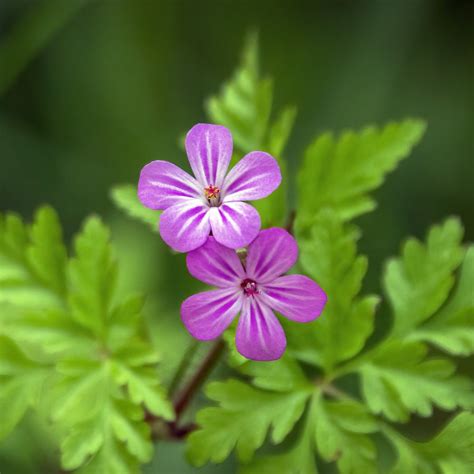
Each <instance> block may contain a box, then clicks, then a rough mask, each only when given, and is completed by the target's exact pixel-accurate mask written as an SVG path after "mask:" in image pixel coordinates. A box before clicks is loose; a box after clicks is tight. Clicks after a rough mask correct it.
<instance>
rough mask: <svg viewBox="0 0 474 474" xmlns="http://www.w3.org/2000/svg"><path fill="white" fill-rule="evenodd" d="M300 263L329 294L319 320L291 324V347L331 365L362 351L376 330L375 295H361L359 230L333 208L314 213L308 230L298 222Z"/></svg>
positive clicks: (363, 269)
mask: <svg viewBox="0 0 474 474" xmlns="http://www.w3.org/2000/svg"><path fill="white" fill-rule="evenodd" d="M296 233H297V236H298V243H299V247H300V264H301V266H302V267H303V270H304V271H305V272H306V273H307V274H308V275H309V276H310V277H311V278H313V279H314V280H315V281H316V282H317V283H318V284H319V285H320V286H321V287H322V288H323V289H324V291H325V292H326V294H327V295H328V302H327V304H326V307H325V309H324V311H323V313H322V315H321V317H320V318H319V319H317V320H316V321H314V322H313V323H310V324H308V325H305V328H304V330H302V329H301V328H299V327H295V325H287V331H288V337H289V341H290V347H289V350H290V351H291V352H292V353H293V354H294V355H295V356H296V357H298V358H299V359H301V360H304V361H306V362H309V363H312V364H316V365H319V366H323V367H325V368H326V369H327V370H330V368H331V367H333V366H334V365H335V364H336V363H337V362H340V361H343V360H346V359H348V358H350V357H352V356H354V355H355V354H357V353H358V352H359V351H360V350H361V349H362V347H363V346H364V343H365V341H366V340H367V338H368V337H369V335H370V334H371V333H372V330H373V317H374V312H375V307H376V305H377V302H378V298H377V297H376V296H365V297H357V296H356V295H357V294H358V293H359V291H360V288H361V284H362V278H363V276H364V274H365V272H366V269H367V259H366V258H365V257H363V256H357V247H356V239H357V237H358V232H357V230H356V229H355V228H353V227H344V226H343V224H342V223H341V222H340V220H339V218H338V217H337V215H336V214H335V213H334V212H332V211H329V210H325V211H322V212H320V213H319V214H318V216H316V217H315V218H314V224H313V227H312V228H311V232H310V234H309V235H308V234H307V233H304V232H303V231H302V230H301V228H300V227H299V223H298V222H297V223H296Z"/></svg>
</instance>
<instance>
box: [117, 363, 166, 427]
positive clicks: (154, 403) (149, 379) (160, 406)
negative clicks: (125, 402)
mask: <svg viewBox="0 0 474 474" xmlns="http://www.w3.org/2000/svg"><path fill="white" fill-rule="evenodd" d="M112 370H113V376H114V379H115V381H116V382H117V383H118V384H119V385H126V386H127V388H128V393H129V395H130V399H131V400H132V402H133V403H135V404H136V405H140V404H142V403H143V405H145V406H146V407H147V409H148V410H149V411H150V412H151V413H153V414H154V415H156V416H160V417H162V418H163V419H165V420H172V419H173V418H174V411H173V407H172V404H171V403H170V401H169V400H168V399H167V397H166V392H165V390H164V389H163V387H161V385H160V384H159V379H158V374H157V372H156V370H153V369H151V368H145V367H140V368H134V369H133V370H132V369H130V368H129V367H127V366H126V365H124V364H123V363H120V360H119V361H114V364H113V369H112Z"/></svg>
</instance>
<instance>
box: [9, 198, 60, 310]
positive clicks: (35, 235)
mask: <svg viewBox="0 0 474 474" xmlns="http://www.w3.org/2000/svg"><path fill="white" fill-rule="evenodd" d="M60 235H61V229H60V227H59V224H58V223H57V222H56V219H55V215H54V211H52V210H51V209H50V208H48V207H44V208H41V209H40V210H39V211H38V212H37V214H36V216H35V223H34V225H33V227H32V231H31V233H30V231H29V229H28V227H27V226H26V225H25V224H23V222H22V221H21V219H20V218H19V217H18V216H16V215H15V214H7V215H6V216H2V215H1V214H0V303H2V302H3V303H5V302H8V303H12V304H15V305H17V306H22V307H33V308H38V307H46V308H48V307H58V306H61V302H60V299H59V298H58V296H60V293H61V292H62V288H61V286H60V283H59V275H60V274H61V272H64V260H63V258H64V254H63V252H64V249H63V248H61V245H60V243H59V242H58V236H60ZM49 245H51V248H48V246H49ZM58 292H59V295H58ZM2 316H3V318H6V317H7V315H5V314H3V315H2ZM2 316H0V317H2Z"/></svg>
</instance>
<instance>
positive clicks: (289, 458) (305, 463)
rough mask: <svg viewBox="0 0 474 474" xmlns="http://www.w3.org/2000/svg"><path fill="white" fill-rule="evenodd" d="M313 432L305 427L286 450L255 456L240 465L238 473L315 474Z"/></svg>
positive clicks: (316, 470) (316, 471)
mask: <svg viewBox="0 0 474 474" xmlns="http://www.w3.org/2000/svg"><path fill="white" fill-rule="evenodd" d="M312 435H313V433H312V431H310V430H309V429H305V430H304V431H303V434H302V436H301V437H299V438H298V439H297V441H296V443H295V444H294V446H292V447H291V448H290V449H289V450H288V451H286V452H284V453H281V454H276V455H273V456H264V457H261V458H256V459H255V460H253V461H252V462H251V463H250V464H248V465H244V466H242V468H241V469H240V470H239V474H275V473H278V474H317V473H318V469H317V467H316V460H315V453H314V450H313V445H314V442H313V436H312Z"/></svg>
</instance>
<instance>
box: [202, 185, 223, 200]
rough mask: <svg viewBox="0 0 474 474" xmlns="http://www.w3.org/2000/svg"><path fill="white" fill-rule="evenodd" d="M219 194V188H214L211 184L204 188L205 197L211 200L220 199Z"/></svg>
mask: <svg viewBox="0 0 474 474" xmlns="http://www.w3.org/2000/svg"><path fill="white" fill-rule="evenodd" d="M219 193H220V189H219V188H218V187H217V186H214V185H213V184H210V185H209V186H207V187H205V188H204V195H205V196H206V198H207V199H209V200H210V199H216V198H218V197H219Z"/></svg>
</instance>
